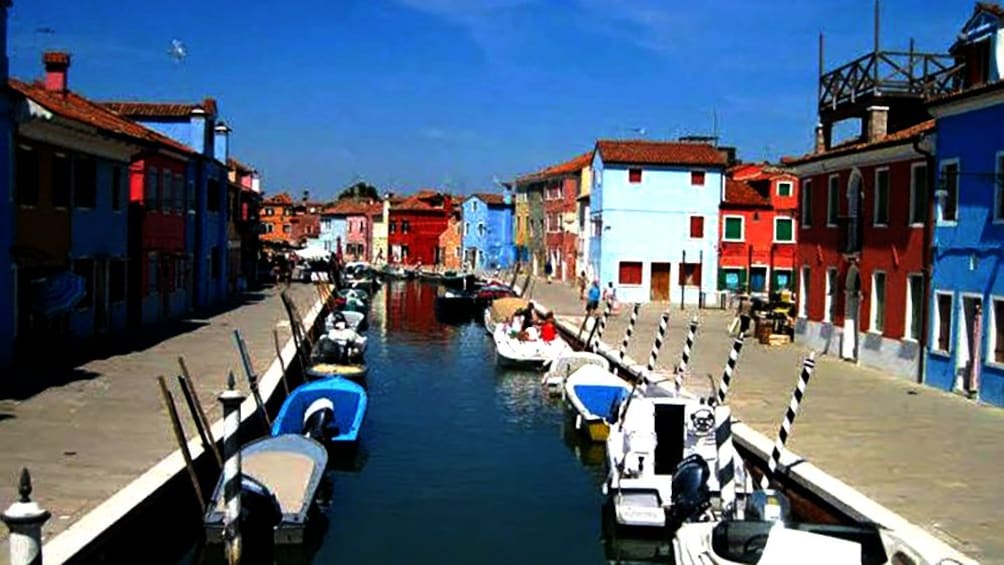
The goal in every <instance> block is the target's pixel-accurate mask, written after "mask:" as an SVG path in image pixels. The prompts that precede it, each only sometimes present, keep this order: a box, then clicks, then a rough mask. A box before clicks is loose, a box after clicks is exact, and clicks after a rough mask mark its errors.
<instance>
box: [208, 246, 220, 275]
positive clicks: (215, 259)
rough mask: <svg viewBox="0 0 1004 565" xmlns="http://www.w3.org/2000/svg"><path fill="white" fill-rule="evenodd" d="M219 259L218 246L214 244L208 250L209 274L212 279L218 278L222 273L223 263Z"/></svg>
mask: <svg viewBox="0 0 1004 565" xmlns="http://www.w3.org/2000/svg"><path fill="white" fill-rule="evenodd" d="M220 259H221V257H220V246H219V245H214V246H213V248H212V249H211V250H210V251H209V276H210V278H212V279H213V280H214V281H215V280H219V279H220V275H221V274H222V270H223V263H222V261H221V260H220Z"/></svg>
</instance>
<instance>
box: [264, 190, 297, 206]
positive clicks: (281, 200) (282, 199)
mask: <svg viewBox="0 0 1004 565" xmlns="http://www.w3.org/2000/svg"><path fill="white" fill-rule="evenodd" d="M292 203H293V197H292V196H290V195H289V193H288V192H280V193H279V194H276V195H273V196H269V197H268V198H266V199H265V204H277V205H284V206H289V205H290V204H292Z"/></svg>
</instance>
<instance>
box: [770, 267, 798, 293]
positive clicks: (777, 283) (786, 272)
mask: <svg viewBox="0 0 1004 565" xmlns="http://www.w3.org/2000/svg"><path fill="white" fill-rule="evenodd" d="M771 279H772V288H771V290H772V291H775V292H776V291H778V290H781V289H791V287H792V284H794V280H793V279H794V277H792V272H791V269H774V271H773V272H772V273H771Z"/></svg>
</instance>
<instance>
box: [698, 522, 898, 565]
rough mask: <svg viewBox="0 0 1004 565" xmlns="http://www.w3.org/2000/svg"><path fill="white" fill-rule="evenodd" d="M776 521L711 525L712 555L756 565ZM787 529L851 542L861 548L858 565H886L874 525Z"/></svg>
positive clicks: (794, 525) (799, 525)
mask: <svg viewBox="0 0 1004 565" xmlns="http://www.w3.org/2000/svg"><path fill="white" fill-rule="evenodd" d="M775 525H776V522H760V521H754V520H727V521H723V522H721V523H719V524H718V525H717V526H715V528H714V530H713V532H712V534H711V547H712V549H713V550H714V552H715V554H717V555H719V556H720V557H723V558H725V559H728V560H730V561H735V562H737V563H757V562H758V561H759V560H760V557H761V556H762V555H763V551H764V548H765V547H766V546H767V539H768V538H769V537H770V531H771V528H773V527H774V526H775ZM785 527H786V528H788V529H791V530H799V531H802V532H810V533H813V534H819V535H823V536H828V537H832V538H839V539H842V540H846V541H852V542H855V543H857V544H860V546H861V563H862V565H880V564H882V563H886V562H888V556H887V555H886V552H885V546H884V545H883V543H882V535H881V534H880V533H879V530H878V527H877V526H871V525H860V526H841V525H835V524H809V523H797V522H796V523H788V524H785Z"/></svg>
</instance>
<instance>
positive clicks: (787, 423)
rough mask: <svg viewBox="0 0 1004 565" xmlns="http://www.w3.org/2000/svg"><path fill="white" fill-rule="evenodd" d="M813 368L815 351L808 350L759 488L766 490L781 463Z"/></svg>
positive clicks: (814, 366)
mask: <svg viewBox="0 0 1004 565" xmlns="http://www.w3.org/2000/svg"><path fill="white" fill-rule="evenodd" d="M815 368H816V352H815V351H810V352H809V356H808V357H806V358H805V361H803V362H802V373H801V374H800V375H799V376H798V385H797V386H795V391H794V392H792V393H791V402H790V403H788V410H787V411H785V413H784V421H782V422H781V429H779V430H778V431H777V439H776V440H775V441H774V449H773V450H772V451H771V452H770V461H768V462H767V473H766V474H765V475H764V476H763V477H761V479H760V488H762V489H765V490H766V489H767V488H768V487H769V486H770V480H771V479H772V478H774V475H775V473H777V467H778V465H779V464H780V463H781V451H782V450H783V449H784V444H785V442H787V441H788V436H790V435H791V426H792V425H794V423H795V417H796V416H798V407H799V405H800V404H802V398H803V397H804V396H805V387H807V386H809V377H811V376H812V371H813V370H815Z"/></svg>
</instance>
